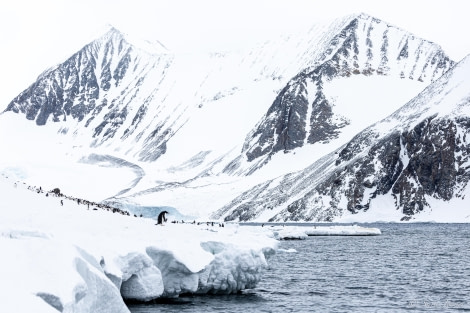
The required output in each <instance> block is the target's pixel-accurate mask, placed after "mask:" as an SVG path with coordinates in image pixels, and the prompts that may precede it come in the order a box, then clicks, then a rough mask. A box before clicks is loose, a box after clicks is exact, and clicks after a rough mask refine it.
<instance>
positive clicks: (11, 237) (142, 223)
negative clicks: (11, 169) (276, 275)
mask: <svg viewBox="0 0 470 313" xmlns="http://www.w3.org/2000/svg"><path fill="white" fill-rule="evenodd" d="M0 190H2V201H1V202H0V249H1V251H2V258H0V276H1V277H2V281H3V284H2V286H1V287H0V307H1V311H2V312H39V313H42V312H57V311H60V312H95V313H99V312H129V310H128V309H127V306H126V305H125V300H138V301H149V300H152V299H156V298H159V297H177V296H179V295H180V294H184V293H198V294H202V293H213V294H218V293H222V294H230V293H235V292H238V291H240V290H243V289H247V288H253V287H255V286H256V284H257V283H258V282H259V281H260V279H261V277H262V273H263V270H264V269H265V268H266V267H267V266H268V264H267V259H268V258H269V257H270V256H271V255H272V254H273V253H274V252H275V250H276V249H277V245H278V241H277V240H276V239H275V238H273V236H272V233H271V234H268V233H266V232H260V231H255V230H253V229H250V227H239V225H238V224H226V225H224V226H225V227H220V225H218V224H215V225H214V226H212V224H210V225H207V224H203V225H197V224H196V223H194V224H189V223H186V224H181V223H180V224H173V223H168V224H165V225H163V226H161V225H155V223H156V221H155V220H153V219H149V218H141V217H134V216H128V215H126V214H125V212H123V211H121V210H112V209H109V208H103V207H97V206H95V205H94V204H91V205H89V204H88V203H86V202H84V201H77V199H74V198H71V197H65V196H58V195H56V194H54V193H50V192H47V191H44V190H42V188H40V187H32V186H28V185H26V184H24V183H21V182H15V181H13V180H11V179H8V178H7V177H6V176H4V175H2V176H1V177H0ZM32 191H34V192H32ZM113 212H114V213H113Z"/></svg>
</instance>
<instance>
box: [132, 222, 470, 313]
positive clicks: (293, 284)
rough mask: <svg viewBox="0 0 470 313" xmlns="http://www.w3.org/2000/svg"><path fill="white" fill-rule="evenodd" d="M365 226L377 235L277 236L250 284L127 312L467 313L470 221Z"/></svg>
mask: <svg viewBox="0 0 470 313" xmlns="http://www.w3.org/2000/svg"><path fill="white" fill-rule="evenodd" d="M364 226H367V227H378V228H380V229H381V230H382V235H380V236H341V237H340V236H324V237H323V236H321V237H309V238H308V239H307V240H298V241H281V242H280V246H279V248H280V250H279V251H278V252H277V253H276V254H275V255H274V256H272V257H271V258H270V259H269V260H268V262H269V265H270V267H269V269H267V270H266V271H265V273H264V275H263V277H262V281H261V282H260V283H259V284H258V286H257V288H255V289H251V290H245V291H243V292H241V293H240V294H235V295H203V296H185V297H180V298H177V299H171V300H162V301H158V302H155V303H149V304H132V305H131V304H129V309H130V311H131V312H133V313H143V312H149V313H150V312H205V313H209V312H282V313H284V312H454V311H464V312H470V224H436V223H415V224H401V223H391V224H367V225H364ZM244 227H261V226H259V225H252V226H244ZM265 227H266V226H265Z"/></svg>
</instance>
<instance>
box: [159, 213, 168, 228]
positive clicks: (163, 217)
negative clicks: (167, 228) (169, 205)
mask: <svg viewBox="0 0 470 313" xmlns="http://www.w3.org/2000/svg"><path fill="white" fill-rule="evenodd" d="M166 214H168V212H167V211H162V212H160V214H158V218H157V225H163V222H166V221H167V219H166Z"/></svg>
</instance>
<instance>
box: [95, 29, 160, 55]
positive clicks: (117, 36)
mask: <svg viewBox="0 0 470 313" xmlns="http://www.w3.org/2000/svg"><path fill="white" fill-rule="evenodd" d="M122 40H123V41H125V42H126V43H128V44H129V45H131V46H133V47H134V48H137V49H139V50H142V51H144V52H146V53H149V54H167V53H168V52H169V51H168V49H167V48H166V47H165V46H164V45H163V44H162V43H161V42H160V41H158V40H154V41H151V40H147V39H144V38H141V37H139V36H138V35H133V34H129V33H125V32H122V31H120V30H119V29H117V28H116V27H114V26H111V25H110V26H109V29H108V31H107V32H106V33H105V34H104V35H102V36H101V37H100V38H98V39H97V41H115V42H120V41H122Z"/></svg>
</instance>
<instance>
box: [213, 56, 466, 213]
mask: <svg viewBox="0 0 470 313" xmlns="http://www.w3.org/2000/svg"><path fill="white" fill-rule="evenodd" d="M469 73H470V56H468V57H466V58H465V59H464V60H462V61H461V62H460V63H458V64H457V65H456V66H455V67H454V68H452V69H451V70H449V71H448V72H447V73H445V74H444V75H443V76H442V77H441V78H440V79H438V80H437V81H436V82H434V83H432V84H431V85H430V86H429V87H427V88H426V89H425V90H424V91H423V92H421V93H420V94H419V95H418V96H416V97H415V98H414V99H412V100H411V101H410V102H408V103H407V104H406V105H405V106H403V107H402V108H400V109H399V110H397V111H396V112H394V113H393V114H392V115H390V116H389V117H387V118H385V119H383V120H382V121H380V122H377V123H375V124H373V125H372V126H370V127H368V128H367V129H365V130H364V131H362V132H360V133H359V134H357V135H356V136H355V137H354V138H353V139H352V140H351V141H350V142H348V143H347V144H346V145H344V146H342V147H341V148H340V149H338V150H336V151H334V152H331V153H330V154H328V155H326V156H325V157H323V158H322V159H320V160H318V161H317V162H315V163H314V164H312V165H311V166H310V167H309V168H307V169H305V170H303V171H300V172H297V173H292V174H289V175H285V176H282V177H279V178H277V179H274V180H270V181H267V182H264V183H262V184H260V185H257V186H256V187H255V188H252V189H251V190H249V191H247V192H245V193H244V194H242V195H241V196H240V197H238V198H236V199H234V200H233V201H232V202H231V203H230V204H228V205H227V206H225V207H224V208H222V209H220V210H219V211H218V212H217V213H216V214H214V218H221V217H224V218H225V220H238V219H240V220H253V219H262V220H270V221H341V220H343V221H350V220H362V221H364V220H372V221H374V220H380V219H381V218H383V220H410V219H416V220H421V219H424V220H433V219H435V220H440V221H461V222H462V221H469V220H470V210H469V207H470V205H469V203H468V201H469V200H468V199H465V197H466V195H467V194H468V189H467V184H468V181H469V179H470V173H469V162H470V158H469V156H470V154H469V153H470V148H469V147H470V145H469V144H470V141H469V138H470V136H469V133H470V127H469V126H470V76H469V75H468V74H469ZM365 212H367V213H368V214H367V213H365ZM418 213H419V214H418Z"/></svg>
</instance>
